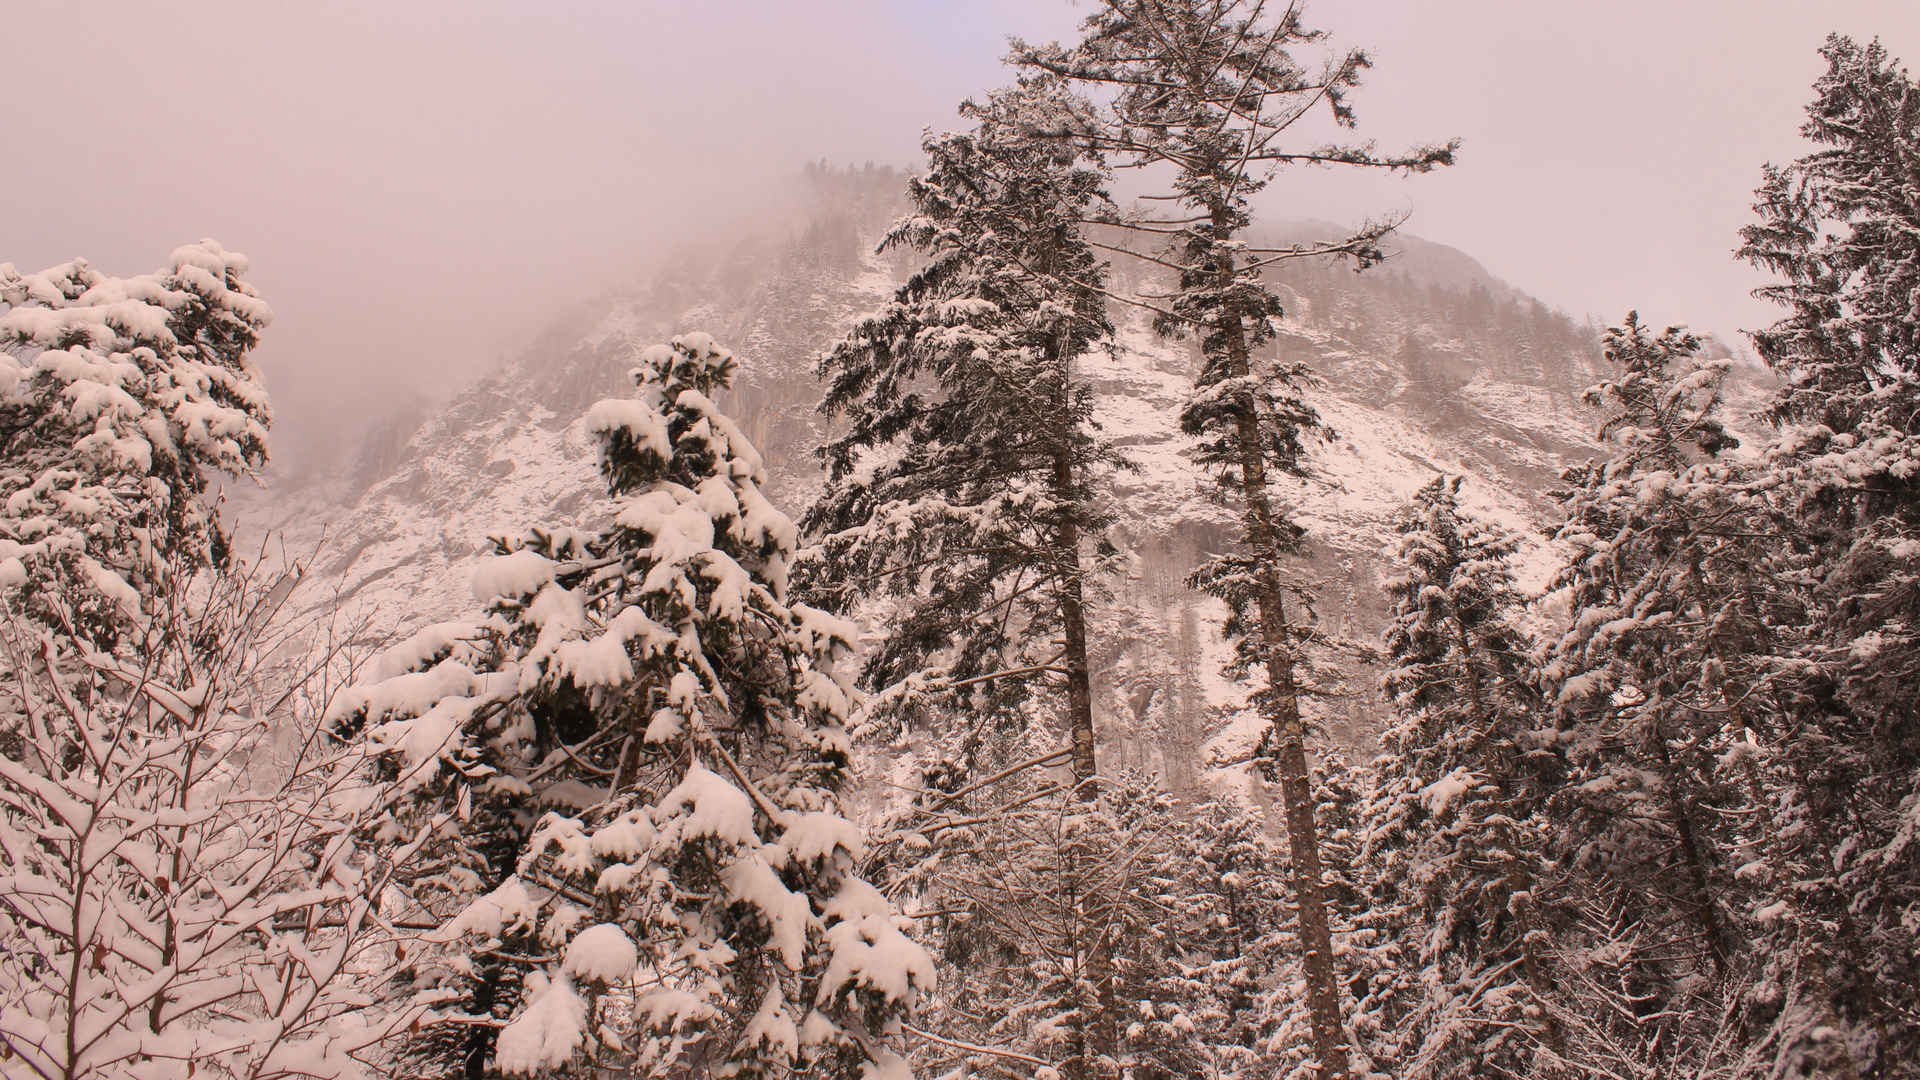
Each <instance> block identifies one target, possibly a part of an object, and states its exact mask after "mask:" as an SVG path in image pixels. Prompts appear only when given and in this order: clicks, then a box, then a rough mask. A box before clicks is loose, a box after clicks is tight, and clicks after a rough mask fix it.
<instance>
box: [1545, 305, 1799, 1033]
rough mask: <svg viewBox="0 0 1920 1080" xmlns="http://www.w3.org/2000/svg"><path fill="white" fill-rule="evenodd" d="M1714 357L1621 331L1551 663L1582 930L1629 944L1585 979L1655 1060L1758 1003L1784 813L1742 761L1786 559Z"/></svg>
mask: <svg viewBox="0 0 1920 1080" xmlns="http://www.w3.org/2000/svg"><path fill="white" fill-rule="evenodd" d="M1699 351H1700V341H1699V339H1698V338H1696V337H1694V336H1693V335H1691V334H1688V333H1686V332H1685V331H1684V330H1681V329H1679V328H1672V327H1670V328H1668V329H1666V330H1665V331H1663V332H1661V333H1659V334H1655V333H1653V332H1652V331H1650V330H1648V329H1647V328H1646V327H1644V326H1642V325H1641V324H1640V322H1639V320H1638V318H1637V317H1636V316H1635V315H1633V314H1629V315H1628V317H1627V319H1626V322H1625V323H1624V325H1622V326H1619V327H1615V328H1613V329H1611V330H1609V331H1608V332H1607V335H1606V357H1607V359H1608V361H1609V362H1611V363H1612V364H1613V365H1615V367H1616V369H1617V374H1616V376H1615V377H1614V378H1613V379H1611V380H1609V381H1608V382H1605V383H1602V384H1601V385H1599V386H1597V387H1595V388H1593V389H1592V390H1590V391H1589V392H1588V400H1589V401H1590V402H1591V403H1593V404H1594V405H1596V406H1598V407H1599V408H1600V409H1601V410H1602V414H1603V417H1604V419H1603V421H1602V423H1601V425H1600V429H1599V434H1600V437H1601V439H1602V441H1603V442H1606V443H1608V444H1610V446H1611V447H1612V449H1613V455H1612V457H1610V458H1608V459H1606V460H1604V461H1599V462H1595V463H1593V464H1590V465H1586V466H1583V467H1581V468H1578V469H1575V470H1572V471H1570V472H1569V473H1568V474H1567V476H1566V479H1567V481H1568V487H1567V489H1566V490H1565V491H1563V492H1562V493H1561V496H1560V497H1561V511H1562V514H1563V515H1564V523H1563V524H1562V525H1561V527H1560V530H1559V533H1558V540H1559V541H1560V543H1562V544H1564V545H1566V554H1567V558H1568V565H1567V567H1566V568H1565V569H1564V570H1563V571H1562V572H1561V573H1560V575H1559V576H1558V577H1557V578H1556V579H1555V581H1554V583H1553V588H1554V590H1555V593H1556V595H1555V601H1556V602H1557V603H1563V604H1564V605H1565V606H1566V613H1567V618H1568V620H1569V625H1568V626H1567V627H1566V629H1565V631H1564V632H1563V633H1562V634H1561V635H1560V636H1559V637H1558V638H1557V639H1556V640H1554V641H1552V642H1550V643H1548V645H1547V646H1546V648H1545V649H1544V653H1543V657H1542V667H1541V673H1540V674H1541V680H1542V685H1543V688H1544V690H1545V693H1546V696H1547V697H1548V698H1549V699H1550V703H1551V705H1552V707H1553V709H1554V710H1555V713H1556V715H1557V717H1558V720H1557V726H1558V728H1559V736H1558V739H1557V743H1558V749H1559V752H1560V753H1561V754H1562V755H1563V756H1564V757H1565V759H1566V760H1565V767H1566V769H1567V774H1566V777H1565V779H1564V780H1563V781H1562V782H1561V783H1560V784H1559V785H1558V787H1557V789H1556V790H1555V791H1553V792H1552V793H1551V798H1550V800H1549V806H1548V807H1547V813H1548V814H1549V815H1550V816H1551V817H1552V818H1553V824H1552V829H1553V832H1554V837H1553V840H1552V845H1553V847H1554V848H1555V850H1556V851H1557V853H1558V855H1559V857H1560V858H1562V859H1564V860H1565V861H1566V862H1567V863H1568V864H1569V865H1568V872H1569V873H1570V874H1571V875H1572V876H1571V880H1570V883H1569V889H1570V890H1571V891H1572V892H1573V893H1574V894H1575V895H1578V896H1579V897H1581V898H1582V900H1583V902H1584V904H1585V906H1586V909H1587V914H1588V920H1587V921H1588V922H1590V923H1593V924H1594V925H1593V926H1590V927H1587V928H1586V930H1583V931H1582V932H1583V933H1584V932H1588V931H1592V932H1597V933H1599V934H1601V935H1602V936H1604V937H1606V938H1607V940H1609V941H1611V942H1612V945H1613V947H1612V948H1611V949H1598V948H1587V949H1586V950H1585V951H1584V954H1583V955H1584V956H1585V957H1586V958H1587V959H1588V960H1589V961H1592V962H1591V963H1586V964H1583V965H1579V966H1577V967H1576V970H1575V971H1574V972H1573V974H1572V975H1571V976H1569V977H1570V978H1573V979H1574V980H1575V981H1579V982H1581V983H1582V984H1583V986H1584V987H1585V989H1586V991H1588V992H1589V994H1590V995H1591V996H1593V997H1594V998H1595V1000H1593V1001H1590V1002H1589V1003H1588V1004H1587V1005H1585V1006H1582V1007H1581V1010H1580V1011H1581V1012H1582V1013H1583V1015H1585V1016H1586V1018H1587V1019H1593V1017H1595V1016H1598V1017H1601V1018H1602V1019H1601V1020H1600V1021H1599V1022H1598V1025H1597V1028H1598V1031H1599V1032H1603V1033H1604V1039H1603V1041H1605V1042H1606V1043H1607V1044H1608V1045H1616V1044H1617V1045H1620V1046H1632V1045H1637V1046H1640V1047H1642V1048H1643V1049H1644V1050H1645V1052H1646V1054H1647V1055H1649V1056H1650V1057H1652V1058H1655V1059H1657V1058H1660V1057H1662V1056H1664V1055H1669V1054H1672V1053H1675V1052H1677V1050H1678V1048H1679V1047H1681V1046H1683V1045H1687V1044H1699V1043H1700V1042H1701V1041H1702V1039H1701V1036H1700V1032H1698V1031H1696V1030H1692V1028H1693V1025H1697V1024H1701V1023H1709V1022H1712V1020H1713V1018H1714V1017H1715V1016H1716V1015H1717V1014H1718V1013H1719V1012H1722V1011H1724V1010H1726V1009H1727V1008H1730V1007H1731V1002H1732V1001H1733V999H1734V998H1736V997H1737V996H1738V993H1739V988H1740V986H1741V985H1742V980H1743V978H1744V975H1745V972H1744V957H1745V952H1746V950H1745V946H1744V940H1745V930H1744V924H1745V915H1746V912H1745V910H1744V909H1745V907H1746V906H1747V905H1745V904H1743V903H1742V902H1741V897H1742V895H1743V891H1744V889H1745V885H1744V884H1743V881H1744V879H1743V878H1742V877H1741V876H1740V875H1737V874H1736V873H1735V871H1736V869H1737V868H1738V867H1739V866H1740V865H1741V864H1742V862H1745V861H1746V860H1744V859H1740V860H1739V861H1736V859H1738V856H1739V852H1740V850H1742V848H1743V846H1744V845H1745V844H1746V842H1747V841H1748V840H1749V839H1750V837H1749V836H1747V835H1745V834H1744V833H1743V832H1742V830H1741V825H1740V823H1741V822H1742V821H1743V820H1747V819H1748V816H1749V815H1752V814H1757V813H1762V812H1764V810H1763V808H1761V807H1756V806H1753V805H1752V799H1751V796H1750V793H1749V792H1748V791H1747V790H1745V788H1744V786H1742V785H1740V784H1738V783H1737V782H1736V781H1737V776H1736V775H1735V774H1734V773H1733V772H1731V771H1730V770H1729V769H1728V768H1726V767H1725V766H1727V765H1728V764H1730V763H1733V762H1736V761H1738V760H1739V755H1740V753H1741V750H1742V748H1743V747H1744V745H1745V742H1746V736H1745V734H1744V733H1743V730H1742V729H1743V724H1742V722H1741V716H1742V713H1741V706H1742V705H1743V704H1744V699H1745V697H1746V691H1747V690H1748V689H1749V687H1750V685H1751V684H1750V682H1749V681H1748V679H1747V677H1746V676H1745V675H1743V668H1744V665H1743V662H1742V660H1741V657H1742V656H1744V655H1745V654H1746V653H1748V652H1750V651H1751V650H1752V648H1753V645H1754V642H1755V640H1756V637H1757V636H1764V634H1765V632H1766V622H1767V619H1768V609H1769V606H1770V601H1769V598H1768V596H1767V594H1766V589H1767V587H1768V581H1767V575H1766V574H1765V573H1764V567H1765V566H1766V562H1765V560H1764V559H1763V558H1762V557H1761V555H1759V554H1758V553H1757V551H1756V548H1755V546H1754V542H1753V541H1754V536H1755V530H1754V527H1753V525H1752V523H1751V521H1750V517H1749V507H1750V500H1749V498H1748V497H1747V496H1746V495H1745V494H1744V493H1743V491H1742V487H1741V484H1742V477H1741V474H1740V469H1739V466H1738V465H1737V463H1734V462H1730V461H1728V460H1725V459H1724V452H1725V451H1727V450H1729V449H1731V448H1733V447H1735V446H1737V445H1738V444H1737V440H1735V439H1734V438H1733V437H1732V436H1731V435H1730V434H1729V433H1728V432H1727V430H1726V428H1725V427H1724V425H1723V424H1722V423H1721V420H1720V418H1719V407H1720V396H1721V383H1722V381H1723V379H1724V378H1725V375H1726V370H1727V364H1726V362H1724V361H1719V362H1708V361H1704V360H1702V359H1701V358H1700V357H1699V355H1698V354H1699ZM1623 925H1624V926H1631V927H1634V928H1636V929H1635V932H1634V934H1633V935H1631V939H1630V940H1629V939H1628V938H1623V937H1621V936H1620V935H1619V934H1617V933H1616V932H1615V930H1614V929H1613V928H1616V927H1618V926H1623ZM1607 1001H1611V1002H1613V1003H1615V1004H1620V1005H1629V1004H1631V1005H1632V1006H1633V1007H1632V1008H1629V1009H1628V1010H1627V1011H1626V1012H1624V1013H1622V1012H1618V1011H1614V1012H1612V1013H1611V1014H1610V1013H1609V1011H1608V1010H1607V1009H1606V1008H1605V1002H1607ZM1589 1026H1591V1025H1589Z"/></svg>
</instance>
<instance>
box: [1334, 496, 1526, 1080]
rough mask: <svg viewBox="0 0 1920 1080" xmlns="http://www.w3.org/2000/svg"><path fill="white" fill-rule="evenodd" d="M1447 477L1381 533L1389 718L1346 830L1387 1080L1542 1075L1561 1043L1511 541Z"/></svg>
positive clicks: (1366, 1004) (1378, 1052)
mask: <svg viewBox="0 0 1920 1080" xmlns="http://www.w3.org/2000/svg"><path fill="white" fill-rule="evenodd" d="M1460 484H1461V481H1460V479H1459V478H1458V477H1454V478H1445V477H1441V478H1436V479H1435V480H1434V481H1433V482H1432V483H1430V484H1428V485H1427V486H1425V487H1424V488H1422V489H1420V491H1419V492H1418V493H1416V494H1415V495H1414V497H1413V501H1412V502H1411V503H1409V504H1408V505H1407V506H1406V507H1405V508H1404V509H1402V511H1401V512H1400V515H1399V517H1398V519H1397V522H1396V524H1397V527H1398V530H1399V533H1400V538H1399V542H1398V545H1397V548H1396V550H1395V552H1394V560H1393V565H1394V576H1393V577H1391V578H1389V579H1388V580H1387V582H1386V583H1385V587H1386V591H1387V593H1388V595H1389V596H1391V597H1392V598H1393V601H1394V607H1393V621H1392V623H1391V624H1390V625H1389V626H1388V628H1387V631H1386V635H1385V641H1384V645H1385V651H1386V655H1387V663H1388V665H1389V666H1388V670H1387V673H1386V675H1385V677H1384V678H1383V680H1382V682H1383V687H1384V689H1385V690H1386V693H1387V697H1388V700H1389V703H1390V704H1391V706H1392V708H1393V716H1392V719H1391V721H1390V722H1389V725H1388V727H1387V730H1386V732H1385V733H1384V734H1383V735H1382V738H1381V748H1382V754H1381V756H1380V757H1379V758H1378V759H1377V760H1376V761H1375V762H1374V763H1373V771H1374V772H1375V774H1376V777H1377V785H1378V787H1377V790H1376V791H1374V792H1373V793H1372V795H1371V798H1370V799H1369V802H1368V807H1367V812H1366V815H1365V821H1364V831H1365V847H1364V852H1363V854H1364V857H1365V860H1366V868H1367V876H1368V878H1369V879H1370V880H1369V882H1368V884H1369V888H1368V890H1367V891H1368V894H1369V895H1368V903H1369V907H1370V908H1371V910H1370V911H1368V912H1367V915H1366V918H1367V920H1368V921H1369V923H1370V924H1371V925H1373V926H1375V927H1377V928H1378V930H1379V931H1380V932H1381V933H1384V934H1385V935H1387V936H1388V937H1390V938H1391V939H1393V942H1394V945H1395V946H1396V948H1395V951H1396V952H1397V954H1398V955H1397V957H1396V960H1397V963H1396V965H1395V966H1396V967H1397V969H1398V972H1397V973H1396V975H1397V977H1395V978H1389V979H1388V980H1386V981H1384V982H1380V983H1377V984H1371V985H1370V990H1371V991H1372V995H1371V1000H1363V1001H1361V1002H1360V1003H1359V1005H1358V1008H1359V1009H1360V1010H1361V1011H1363V1012H1376V1011H1381V1012H1383V1016H1384V1022H1383V1023H1381V1024H1380V1025H1379V1033H1378V1034H1379V1040H1378V1041H1376V1042H1375V1044H1374V1046H1373V1047H1372V1048H1371V1049H1372V1051H1373V1054H1372V1056H1373V1057H1374V1058H1375V1067H1376V1068H1378V1069H1381V1070H1382V1071H1386V1072H1389V1073H1390V1074H1391V1075H1393V1076H1396V1077H1406V1078H1409V1080H1411V1078H1422V1077H1435V1078H1438V1077H1466V1076H1477V1075H1485V1071H1492V1072H1494V1073H1495V1074H1496V1075H1497V1074H1499V1073H1501V1072H1505V1073H1511V1074H1514V1075H1527V1076H1536V1075H1537V1076H1548V1075H1553V1071H1552V1067H1553V1065H1554V1062H1555V1059H1557V1058H1558V1057H1559V1055H1560V1054H1561V1052H1562V1051H1563V1049H1564V1047H1563V1045H1562V1042H1561V1038H1560V1032H1559V1029H1558V1026H1557V1023H1556V1021H1555V1019H1554V1017H1553V1015H1552V1010H1551V1008H1550V1006H1549V1001H1548V990H1549V983H1550V976H1549V973H1548V971H1547V963H1548V961H1547V957H1546V950H1547V942H1546V932H1545V928H1544V926H1543V923H1542V921H1541V919H1540V915H1539V912H1538V911H1537V906H1538V899H1537V892H1538V889H1539V888H1540V884H1541V880H1542V878H1543V877H1544V876H1545V875H1544V873H1543V870H1544V869H1545V867H1543V865H1542V859H1543V856H1544V855H1545V853H1546V849H1547V845H1546V842H1545V832H1544V824H1543V821H1542V820H1541V818H1540V817H1539V813H1540V811H1541V809H1542V805H1543V801H1544V799H1545V798H1546V797H1547V795H1548V794H1549V793H1550V792H1551V791H1552V790H1553V788H1554V786H1555V784H1556V782H1557V781H1558V776H1557V772H1558V770H1557V768H1556V761H1557V756H1556V755H1555V753H1554V751H1553V738H1552V734H1551V731H1550V730H1549V731H1543V730H1542V727H1543V725H1544V724H1545V722H1546V720H1545V717H1544V715H1543V713H1544V710H1542V709H1541V708H1540V707H1539V702H1538V700H1537V698H1536V696H1535V695H1534V693H1533V691H1532V689H1531V688H1530V687H1529V686H1528V684H1527V678H1528V675H1529V672H1530V668H1529V665H1528V662H1527V642H1526V640H1525V639H1524V637H1523V636H1522V635H1521V634H1520V633H1519V632H1518V631H1517V630H1516V629H1515V628H1514V626H1513V623H1512V618H1513V616H1514V614H1515V613H1516V612H1517V611H1518V609H1519V606H1520V597H1519V595H1518V593H1517V591H1516V589H1515V587H1514V584H1513V580H1512V575H1511V571H1510V569H1509V567H1510V564H1511V560H1512V558H1513V556H1514V553H1515V550H1516V547H1517V541H1516V539H1515V538H1514V537H1512V536H1511V535H1509V534H1506V533H1504V532H1503V531H1501V530H1499V529H1497V528H1495V527H1493V526H1491V525H1489V524H1487V523H1486V522H1484V521H1481V520H1479V519H1478V518H1476V517H1475V516H1473V515H1472V514H1470V513H1468V512H1466V511H1464V510H1463V509H1462V508H1461V507H1460V503H1459V492H1460Z"/></svg>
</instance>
